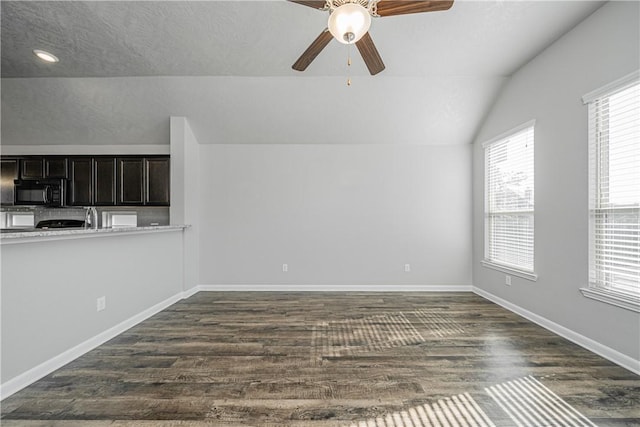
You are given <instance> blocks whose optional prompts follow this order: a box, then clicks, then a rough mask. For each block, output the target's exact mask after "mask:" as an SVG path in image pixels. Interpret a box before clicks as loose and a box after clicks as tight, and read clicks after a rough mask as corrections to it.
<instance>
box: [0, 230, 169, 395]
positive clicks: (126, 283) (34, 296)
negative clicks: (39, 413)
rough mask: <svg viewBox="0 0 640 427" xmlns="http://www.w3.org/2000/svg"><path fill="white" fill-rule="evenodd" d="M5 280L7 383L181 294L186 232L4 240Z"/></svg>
mask: <svg viewBox="0 0 640 427" xmlns="http://www.w3.org/2000/svg"><path fill="white" fill-rule="evenodd" d="M1 279H2V366H1V372H2V383H6V382H7V381H8V380H10V379H12V378H14V377H16V376H17V375H20V374H22V373H24V372H26V371H28V370H29V369H31V368H34V367H36V366H37V365H39V364H41V363H43V362H46V361H48V360H49V359H51V358H53V357H55V356H57V355H59V354H61V353H63V352H64V351H67V350H69V349H71V348H73V347H74V346H76V345H78V344H80V343H82V342H84V341H86V340H88V339H90V338H93V337H95V336H96V335H98V334H100V333H101V332H104V331H106V330H107V329H109V328H111V327H114V326H115V325H117V324H119V323H120V322H123V321H125V320H127V319H129V318H130V317H132V316H134V315H137V314H139V313H141V312H143V311H144V310H147V309H149V308H150V307H152V306H153V305H155V304H157V303H160V302H162V301H164V300H166V299H168V298H170V297H172V296H175V295H177V294H179V293H180V292H182V232H181V231H172V232H163V233H150V234H135V235H122V236H108V237H92V238H79V239H71V240H55V241H46V242H38V243H22V244H9V245H7V244H3V245H2V275H1ZM101 296H106V302H107V308H106V310H104V311H101V312H97V311H96V299H97V298H98V297H101Z"/></svg>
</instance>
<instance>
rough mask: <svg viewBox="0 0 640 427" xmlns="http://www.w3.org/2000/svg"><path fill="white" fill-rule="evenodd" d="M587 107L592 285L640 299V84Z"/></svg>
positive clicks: (624, 86) (626, 84) (625, 84)
mask: <svg viewBox="0 0 640 427" xmlns="http://www.w3.org/2000/svg"><path fill="white" fill-rule="evenodd" d="M631 80H632V81H631V82H628V81H627V82H623V83H622V84H620V85H619V86H618V87H613V88H611V87H610V88H609V89H608V91H606V92H605V93H601V94H598V95H597V96H595V97H593V98H592V99H589V100H587V102H588V104H589V146H590V155H589V178H590V183H589V187H590V188H589V189H590V197H589V205H590V206H589V208H590V227H589V228H590V230H589V282H590V287H591V288H592V289H596V290H600V291H604V292H609V293H614V294H616V296H617V297H618V298H623V299H631V300H638V298H639V297H640V82H639V81H638V78H637V76H636V78H635V79H631Z"/></svg>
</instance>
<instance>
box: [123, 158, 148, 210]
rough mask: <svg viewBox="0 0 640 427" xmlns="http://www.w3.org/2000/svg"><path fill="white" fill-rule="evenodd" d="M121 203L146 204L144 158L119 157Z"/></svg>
mask: <svg viewBox="0 0 640 427" xmlns="http://www.w3.org/2000/svg"><path fill="white" fill-rule="evenodd" d="M117 172H118V177H117V184H118V191H117V197H118V204H119V205H143V204H144V187H145V182H144V158H139V157H138V158H134V157H131V158H126V157H124V158H123V157H119V158H118V159H117Z"/></svg>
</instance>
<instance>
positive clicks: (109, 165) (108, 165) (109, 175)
mask: <svg viewBox="0 0 640 427" xmlns="http://www.w3.org/2000/svg"><path fill="white" fill-rule="evenodd" d="M93 170H94V188H95V192H94V204H95V205H97V206H113V205H115V204H116V159H115V158H113V157H97V158H95V159H94V160H93Z"/></svg>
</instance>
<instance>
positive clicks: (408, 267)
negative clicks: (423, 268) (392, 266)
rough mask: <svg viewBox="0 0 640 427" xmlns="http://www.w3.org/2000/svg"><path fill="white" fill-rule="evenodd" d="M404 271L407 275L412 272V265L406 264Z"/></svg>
mask: <svg viewBox="0 0 640 427" xmlns="http://www.w3.org/2000/svg"><path fill="white" fill-rule="evenodd" d="M404 271H405V272H406V273H408V272H410V271H411V264H405V265H404Z"/></svg>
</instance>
